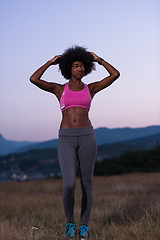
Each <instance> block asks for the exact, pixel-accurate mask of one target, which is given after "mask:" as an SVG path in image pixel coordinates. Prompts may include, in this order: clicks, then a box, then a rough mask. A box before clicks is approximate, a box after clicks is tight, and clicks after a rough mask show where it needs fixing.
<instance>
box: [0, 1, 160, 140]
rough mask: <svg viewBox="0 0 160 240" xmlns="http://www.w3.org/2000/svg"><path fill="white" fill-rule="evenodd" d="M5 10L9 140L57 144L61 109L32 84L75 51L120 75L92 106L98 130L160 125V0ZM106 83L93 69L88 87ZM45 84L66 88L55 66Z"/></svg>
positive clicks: (0, 120) (3, 93)
mask: <svg viewBox="0 0 160 240" xmlns="http://www.w3.org/2000/svg"><path fill="white" fill-rule="evenodd" d="M66 3H67V4H66ZM0 9H1V10H0V30H1V37H0V65H1V71H0V113H1V114H0V133H1V134H2V135H3V136H4V137H5V138H6V139H11V140H33V141H43V140H49V139H53V138H57V136H58V129H59V125H60V120H61V112H60V109H59V103H58V101H57V99H56V98H55V96H53V95H51V94H50V93H47V92H43V91H42V90H39V89H38V88H36V87H35V86H33V85H32V84H31V83H30V82H29V77H30V75H31V74H32V73H33V72H34V71H35V70H36V69H37V68H38V67H40V66H41V65H43V64H44V63H45V62H46V61H48V60H49V59H51V58H52V57H54V56H55V55H57V54H61V53H63V51H64V50H65V49H66V48H68V47H70V46H72V45H80V46H84V47H87V48H88V50H89V51H93V52H95V53H96V54H97V55H99V56H101V57H102V58H104V59H105V60H106V61H108V62H110V63H111V64H113V65H114V66H115V67H116V68H117V69H118V70H119V71H120V72H121V77H120V78H119V79H118V80H117V81H116V82H115V83H114V84H113V85H111V86H110V87H109V88H107V89H105V90H103V91H102V92H100V93H98V94H97V95H96V96H95V98H94V100H93V102H92V107H91V111H90V119H91V122H92V124H93V126H94V128H97V127H101V126H103V127H109V128H119V127H120V128H121V127H145V126H150V125H160V104H159V103H160V94H159V92H160V91H159V90H160V68H159V62H160V46H159V42H160V26H159V25H160V24H159V23H160V15H159V12H160V2H159V1H158V0H152V1H151V0H141V1H139V0H135V1H127V0H122V1H119V0H113V1H106V0H99V1H96V0H81V1H80V2H75V1H72V0H71V1H65V0H61V1H58V0H54V1H53V0H46V1H41V0H39V1H38V0H34V1H31V0H28V1H18V0H14V1H9V0H1V1H0ZM105 76H106V71H105V70H104V68H103V67H102V66H99V65H96V71H94V72H93V73H91V74H90V75H89V76H87V77H86V78H84V80H83V81H84V82H85V83H89V82H92V81H97V80H101V79H103V78H104V77H105ZM43 78H44V79H45V80H47V81H55V82H59V83H65V82H66V81H65V79H63V77H62V76H61V74H60V72H59V71H58V67H57V66H52V67H51V68H50V69H48V71H47V72H46V73H45V74H44V76H43Z"/></svg>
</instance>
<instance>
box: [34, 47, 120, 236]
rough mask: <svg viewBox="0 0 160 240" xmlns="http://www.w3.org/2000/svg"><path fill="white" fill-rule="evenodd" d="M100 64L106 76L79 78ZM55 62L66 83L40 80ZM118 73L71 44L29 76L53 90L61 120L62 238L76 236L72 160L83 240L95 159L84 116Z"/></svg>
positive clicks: (85, 233)
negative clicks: (78, 178) (87, 80)
mask: <svg viewBox="0 0 160 240" xmlns="http://www.w3.org/2000/svg"><path fill="white" fill-rule="evenodd" d="M94 62H97V63H99V64H100V65H102V66H103V67H104V68H105V69H106V70H107V72H108V73H109V76H107V77H106V78H104V79H103V80H101V81H96V82H93V83H90V84H88V85H86V84H84V83H83V82H82V78H83V77H84V76H86V75H87V74H89V73H91V71H92V70H94V69H95V63H94ZM56 64H59V68H60V70H61V73H62V75H63V76H64V78H66V79H67V80H69V81H68V82H67V83H66V84H63V85H61V84H58V83H54V82H46V81H44V80H42V79H41V76H42V75H43V73H44V72H45V71H46V70H47V68H48V67H50V66H51V65H56ZM119 75H120V73H119V72H118V71H117V70H116V69H115V68H114V67H113V66H112V65H110V64H109V63H108V62H106V61H105V60H103V59H102V58H100V57H98V56H97V55H96V54H94V53H93V52H87V51H86V49H85V48H83V47H79V46H74V47H71V48H69V49H67V50H66V51H65V52H64V53H63V54H62V55H58V56H55V57H54V58H53V59H51V60H49V61H48V62H47V63H46V64H44V65H43V66H42V67H41V68H39V69H38V70H37V71H36V72H35V73H34V74H33V75H32V76H31V77H30V81H31V82H32V83H33V84H35V85H36V86H38V87H39V88H41V89H43V90H45V91H48V92H51V93H53V94H54V95H55V96H56V97H57V98H58V100H59V102H60V108H61V111H62V121H61V124H60V130H59V141H58V157H59V162H60V168H61V172H62V177H63V205H64V211H65V215H66V219H67V224H66V232H65V237H66V238H68V237H74V236H75V235H76V224H75V222H74V189H75V180H76V160H78V163H79V167H80V176H81V188H82V200H81V227H80V229H79V237H80V239H85V238H86V236H87V231H88V230H90V229H91V228H89V227H88V222H89V217H90V212H91V206H92V176H93V170H94V163H95V160H96V151H97V147H96V140H95V135H94V132H93V127H92V124H91V122H90V120H89V117H88V112H89V109H90V104H91V100H92V98H93V97H94V95H95V94H96V93H97V92H99V91H101V90H102V89H104V88H106V87H108V86H109V85H111V84H112V83H113V82H114V81H115V80H116V79H117V78H118V77H119Z"/></svg>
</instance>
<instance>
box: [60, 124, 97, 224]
mask: <svg viewBox="0 0 160 240" xmlns="http://www.w3.org/2000/svg"><path fill="white" fill-rule="evenodd" d="M96 154H97V145H96V139H95V135H94V131H93V127H84V128H71V129H60V130H59V140H58V157H59V163H60V168H61V173H62V177H63V206H64V211H65V215H66V219H67V222H74V216H73V215H74V190H75V181H76V162H77V161H78V164H79V167H80V179H81V188H82V199H81V224H82V225H88V221H89V217H90V212H91V208H92V177H93V171H94V164H95V160H96Z"/></svg>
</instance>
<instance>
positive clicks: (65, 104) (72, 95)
mask: <svg viewBox="0 0 160 240" xmlns="http://www.w3.org/2000/svg"><path fill="white" fill-rule="evenodd" d="M90 105H91V96H90V92H89V89H88V86H87V84H85V85H84V89H82V90H81V91H72V90H70V89H69V86H68V83H66V84H65V86H64V90H63V93H62V96H61V98H60V108H61V111H64V110H66V109H67V108H70V107H82V108H85V109H87V111H89V109H90Z"/></svg>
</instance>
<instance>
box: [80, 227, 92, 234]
mask: <svg viewBox="0 0 160 240" xmlns="http://www.w3.org/2000/svg"><path fill="white" fill-rule="evenodd" d="M91 229H92V228H89V227H88V226H85V225H82V226H81V227H80V229H79V234H80V236H83V237H84V236H86V232H87V231H89V230H91Z"/></svg>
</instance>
